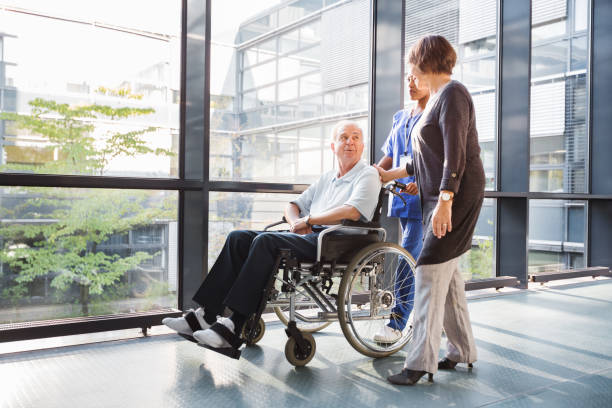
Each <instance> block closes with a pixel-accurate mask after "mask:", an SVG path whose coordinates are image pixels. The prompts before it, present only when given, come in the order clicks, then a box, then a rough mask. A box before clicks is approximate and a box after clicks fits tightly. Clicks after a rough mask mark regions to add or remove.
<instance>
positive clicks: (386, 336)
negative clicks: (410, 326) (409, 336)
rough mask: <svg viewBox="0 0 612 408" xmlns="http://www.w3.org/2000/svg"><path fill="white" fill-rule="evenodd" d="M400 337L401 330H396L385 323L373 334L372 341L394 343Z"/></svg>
mask: <svg viewBox="0 0 612 408" xmlns="http://www.w3.org/2000/svg"><path fill="white" fill-rule="evenodd" d="M401 338H402V331H401V330H396V329H393V328H391V327H389V326H386V325H385V327H383V328H382V329H381V330H380V331H379V332H378V333H376V334H375V335H374V341H376V342H379V343H395V342H396V341H398V340H399V339H401Z"/></svg>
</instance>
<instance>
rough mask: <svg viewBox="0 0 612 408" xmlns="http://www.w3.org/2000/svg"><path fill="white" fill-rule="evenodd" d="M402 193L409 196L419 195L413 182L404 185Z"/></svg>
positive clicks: (417, 188)
mask: <svg viewBox="0 0 612 408" xmlns="http://www.w3.org/2000/svg"><path fill="white" fill-rule="evenodd" d="M402 193H407V194H410V195H417V194H419V187H418V186H417V184H416V183H415V182H414V181H413V182H412V183H408V184H406V188H405V189H404V190H402Z"/></svg>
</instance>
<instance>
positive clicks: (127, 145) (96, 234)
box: [0, 99, 176, 314]
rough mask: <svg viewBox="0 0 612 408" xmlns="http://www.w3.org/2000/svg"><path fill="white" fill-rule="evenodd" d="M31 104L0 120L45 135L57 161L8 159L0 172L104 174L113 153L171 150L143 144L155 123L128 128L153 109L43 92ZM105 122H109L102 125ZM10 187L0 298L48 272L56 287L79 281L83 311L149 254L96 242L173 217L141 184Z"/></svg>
mask: <svg viewBox="0 0 612 408" xmlns="http://www.w3.org/2000/svg"><path fill="white" fill-rule="evenodd" d="M29 104H30V106H31V113H30V114H19V113H1V114H0V119H5V120H10V121H13V122H14V124H15V126H16V127H17V128H19V129H22V130H26V131H27V132H29V133H31V134H34V135H37V136H41V137H42V138H44V140H45V142H46V145H45V147H44V149H48V150H51V151H53V153H54V155H53V156H52V157H55V158H56V160H50V161H47V162H44V163H32V164H19V165H15V164H8V165H4V166H3V167H4V168H3V169H2V171H5V172H6V171H11V172H15V171H19V172H30V173H44V174H79V175H103V174H104V172H105V170H106V168H107V166H108V164H109V162H110V161H111V160H112V159H113V158H115V157H118V156H127V157H135V156H138V155H142V154H153V155H156V156H171V155H173V153H172V152H171V151H170V150H167V149H161V148H152V147H150V144H149V143H147V141H146V139H145V136H148V135H151V134H152V132H154V131H155V130H156V129H157V128H155V127H146V128H141V129H134V126H130V125H129V123H128V120H129V119H132V118H135V117H140V116H146V115H151V114H153V113H154V110H153V109H151V108H134V107H119V108H118V107H113V106H106V105H97V104H91V105H81V106H71V105H68V104H59V103H57V102H55V101H51V100H44V99H35V100H33V101H31V102H30V103H29ZM104 123H110V124H111V125H110V126H108V125H107V126H100V124H104ZM97 126H100V127H99V128H97ZM102 127H103V128H104V129H106V130H103V129H101V128H102ZM117 129H119V130H117ZM126 129H127V130H126ZM6 191H7V189H5V192H6ZM10 193H11V194H10V197H17V199H15V200H13V202H12V203H8V202H6V200H5V203H3V205H2V206H1V207H0V218H2V219H4V220H15V221H13V222H4V223H2V224H0V237H2V249H1V251H0V261H2V262H3V263H4V264H5V265H8V266H9V268H10V270H11V272H12V273H13V276H14V277H15V278H14V279H13V282H12V283H11V284H10V285H8V286H7V287H5V288H4V290H3V293H2V296H3V298H5V299H7V298H11V299H13V300H14V301H16V302H18V301H20V299H21V298H22V297H23V296H24V295H25V294H26V293H27V288H28V285H30V284H31V283H32V282H34V281H35V280H36V279H37V278H41V277H48V278H50V279H51V284H50V285H51V287H53V288H55V289H56V290H58V291H61V292H67V291H69V290H70V289H71V288H74V286H75V285H77V286H78V287H79V288H80V296H79V302H80V303H81V305H82V313H83V314H88V307H87V306H88V303H89V302H90V300H91V299H90V295H94V296H95V295H101V294H102V293H103V292H104V291H105V289H106V288H109V287H112V286H113V285H115V284H117V283H118V282H119V281H120V280H121V278H122V277H123V276H125V274H126V272H127V271H130V270H134V269H136V268H138V266H139V265H140V264H142V262H144V261H146V260H148V259H150V258H151V257H152V256H153V255H152V254H149V253H145V252H135V253H133V254H130V255H127V256H122V255H119V254H116V253H106V252H104V251H103V250H100V249H99V248H98V247H99V246H100V245H101V244H104V243H105V242H107V241H108V240H109V239H110V238H111V237H113V236H115V237H117V236H122V235H123V236H124V235H125V234H128V233H129V231H130V230H133V229H135V228H138V227H140V226H145V225H149V224H151V223H152V222H154V221H156V220H164V219H166V220H167V219H174V217H175V216H176V214H174V212H175V211H176V205H175V204H173V203H172V202H170V201H169V200H168V199H167V198H166V199H165V198H163V197H162V198H160V197H158V195H159V193H158V192H151V191H145V190H130V191H126V190H102V189H60V188H57V189H53V188H27V187H17V188H11V189H10ZM164 197H165V196H164Z"/></svg>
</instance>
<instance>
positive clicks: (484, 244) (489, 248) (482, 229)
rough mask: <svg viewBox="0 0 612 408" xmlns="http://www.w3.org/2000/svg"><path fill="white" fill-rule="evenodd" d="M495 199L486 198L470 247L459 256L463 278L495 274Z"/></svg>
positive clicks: (481, 277)
mask: <svg viewBox="0 0 612 408" xmlns="http://www.w3.org/2000/svg"><path fill="white" fill-rule="evenodd" d="M496 205H497V203H496V200H495V199H493V198H486V199H485V200H484V202H483V204H482V209H481V210H480V215H479V217H478V221H477V223H476V229H475V230H474V236H473V238H472V249H470V250H469V251H468V252H466V253H465V254H463V255H462V256H461V259H460V260H459V268H460V270H461V275H462V276H463V279H464V280H469V279H484V278H490V277H494V276H495V221H496V219H497V217H496Z"/></svg>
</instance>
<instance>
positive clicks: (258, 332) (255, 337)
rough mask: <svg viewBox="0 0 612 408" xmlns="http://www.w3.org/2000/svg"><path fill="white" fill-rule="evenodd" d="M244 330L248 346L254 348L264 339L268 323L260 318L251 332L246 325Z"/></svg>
mask: <svg viewBox="0 0 612 408" xmlns="http://www.w3.org/2000/svg"><path fill="white" fill-rule="evenodd" d="M244 330H245V338H246V345H247V346H252V345H254V344H257V343H258V342H259V340H261V339H262V338H263V336H264V333H265V332H266V323H265V322H264V320H263V319H262V318H261V317H260V318H259V320H258V321H257V323H256V324H255V326H254V327H253V328H252V329H251V330H250V331H249V330H247V328H246V325H245V329H244Z"/></svg>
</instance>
